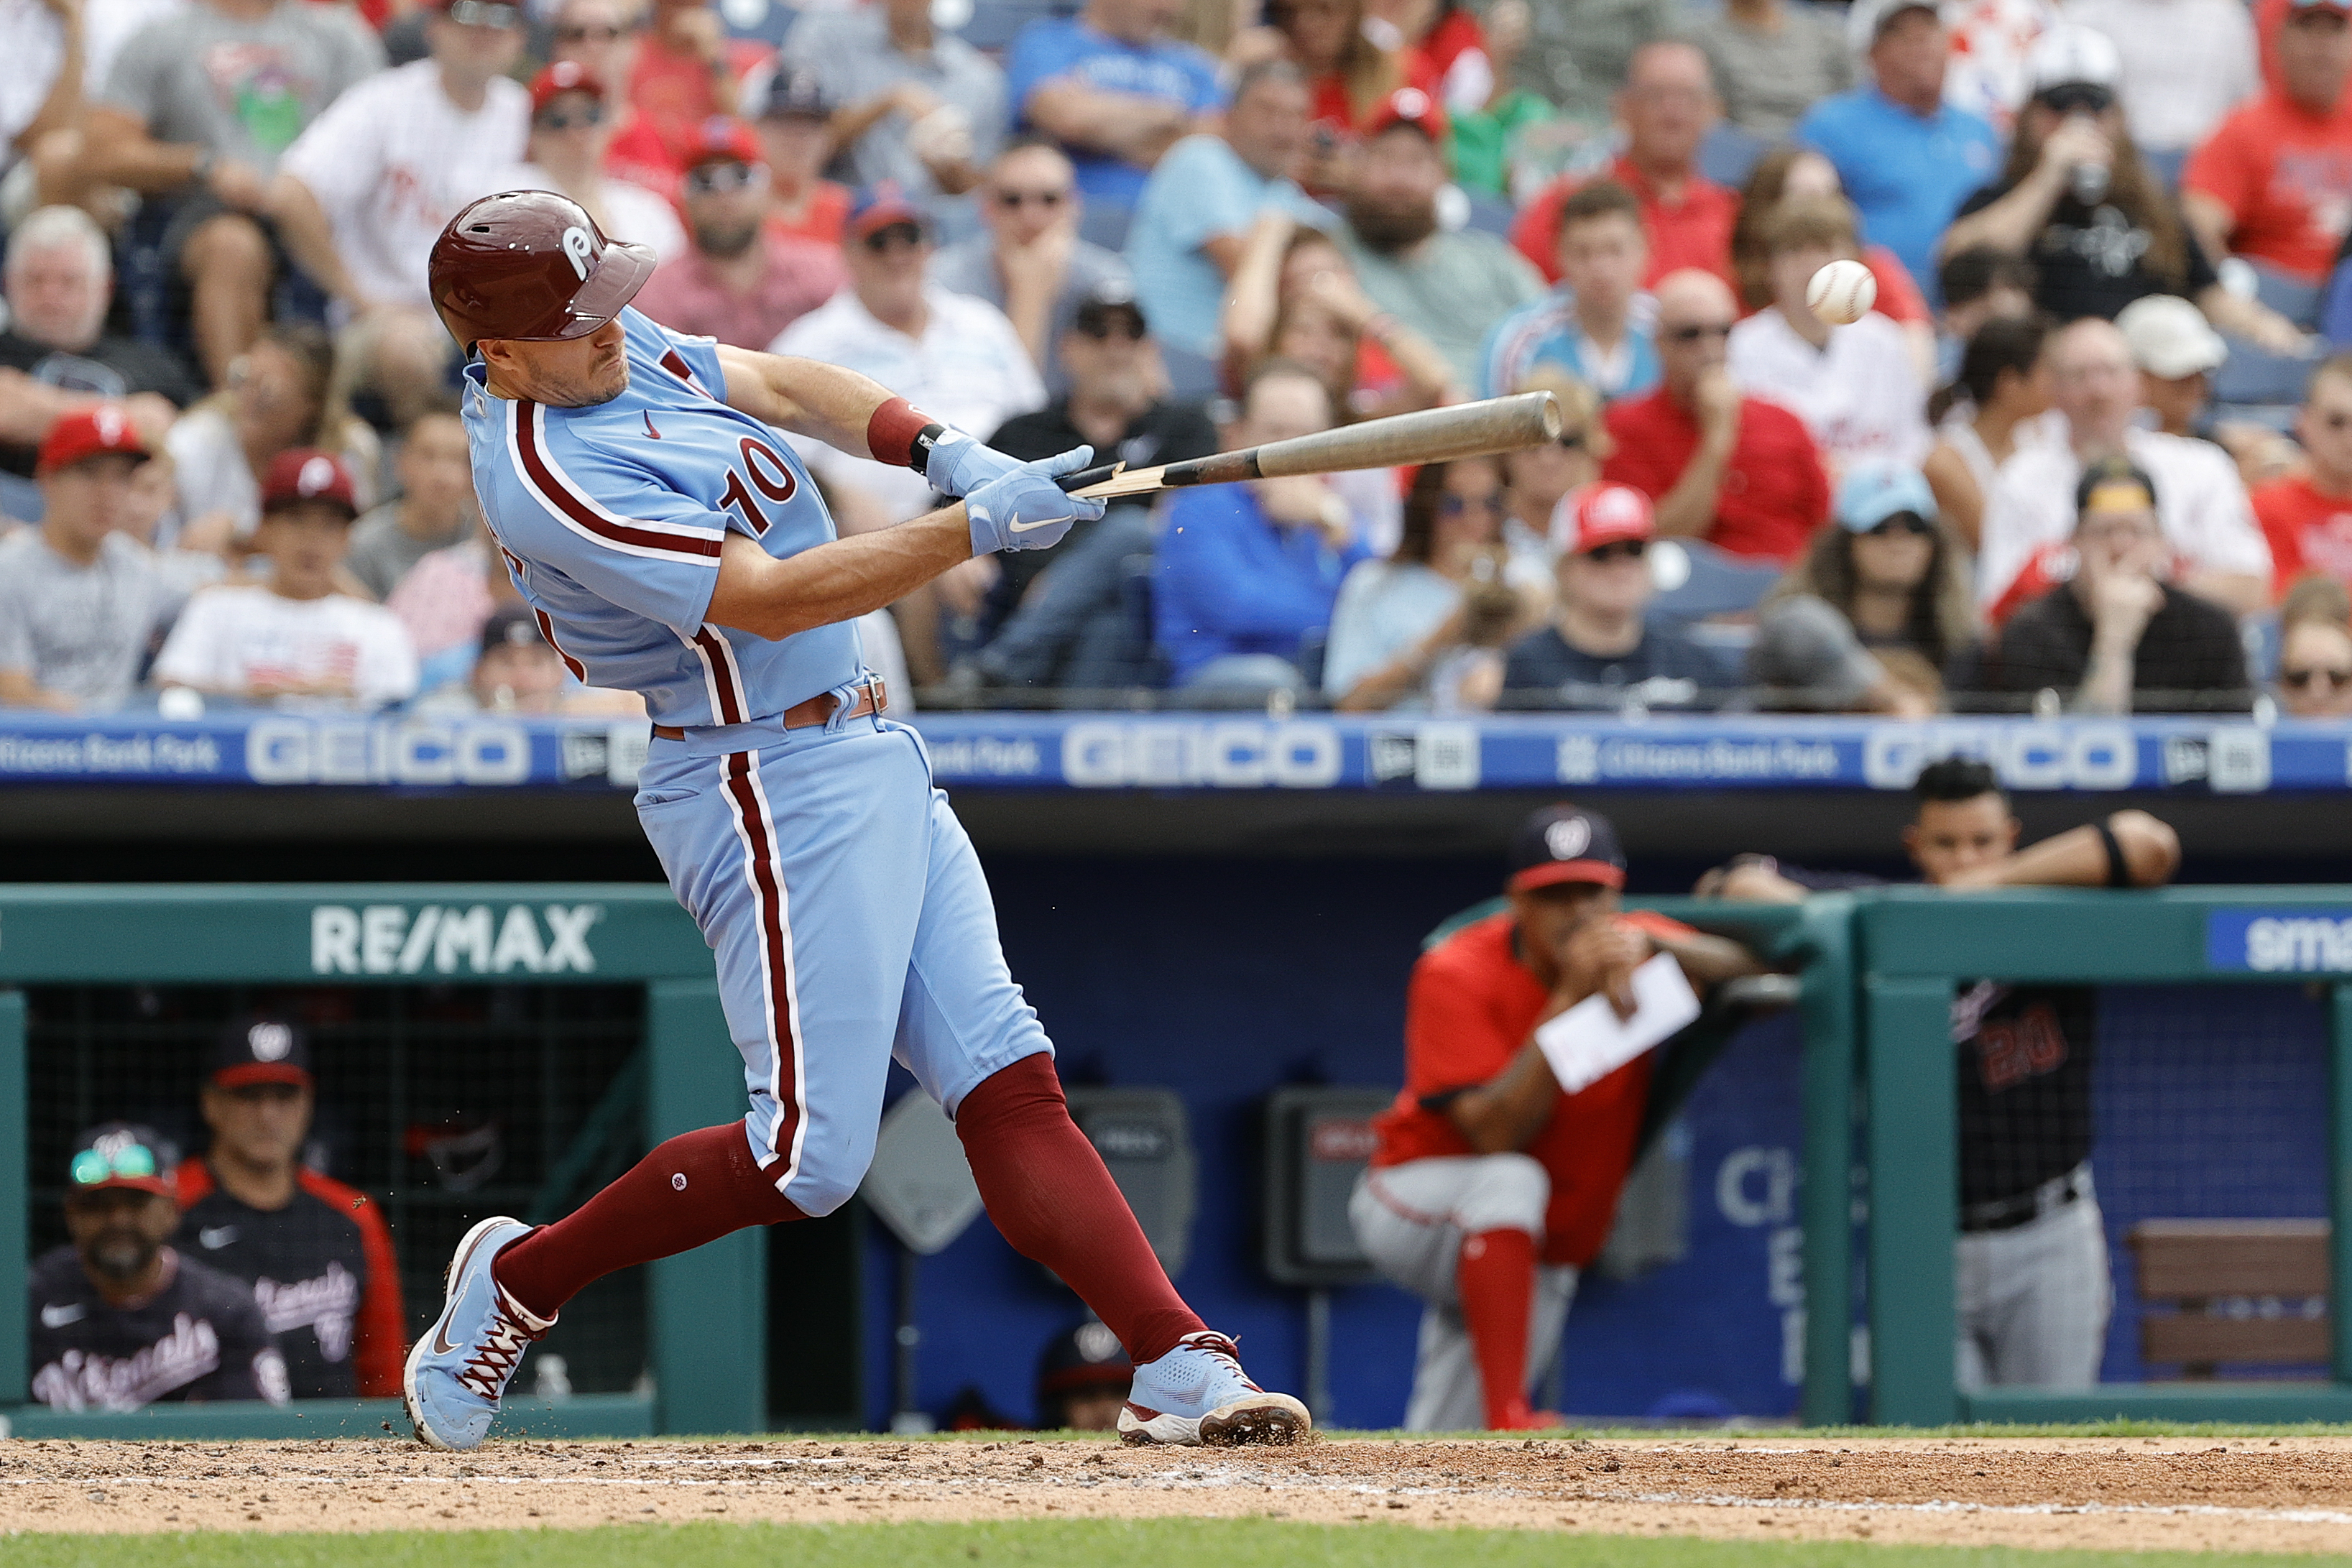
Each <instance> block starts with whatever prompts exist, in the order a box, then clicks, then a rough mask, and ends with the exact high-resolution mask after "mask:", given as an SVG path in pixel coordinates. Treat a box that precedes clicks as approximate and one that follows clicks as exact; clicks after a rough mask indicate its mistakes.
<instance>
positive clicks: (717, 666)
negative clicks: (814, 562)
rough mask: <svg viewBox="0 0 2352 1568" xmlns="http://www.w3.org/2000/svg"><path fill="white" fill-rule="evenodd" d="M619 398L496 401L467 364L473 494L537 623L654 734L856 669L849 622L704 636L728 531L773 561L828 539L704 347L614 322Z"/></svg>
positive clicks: (765, 704) (792, 696) (759, 704)
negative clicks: (773, 635)
mask: <svg viewBox="0 0 2352 1568" xmlns="http://www.w3.org/2000/svg"><path fill="white" fill-rule="evenodd" d="M621 321H622V325H623V328H624V330H625V333H626V342H627V354H628V366H629V385H628V389H627V390H626V391H625V392H623V393H622V394H621V395H619V396H618V397H615V398H614V399H613V400H612V401H611V402H610V403H600V404H598V405H595V406H593V407H590V408H552V407H549V406H548V405H545V404H539V403H531V402H529V401H525V400H513V401H510V400H509V399H506V398H502V397H497V396H493V395H491V394H490V392H489V391H488V387H487V385H486V384H485V379H484V377H485V372H484V369H483V367H482V365H480V364H479V363H475V364H470V365H468V366H467V367H466V378H467V383H468V384H467V389H466V398H465V420H466V437H467V442H468V443H469V444H470V446H471V448H472V454H473V468H474V490H475V493H476V494H477V495H478V496H479V497H480V498H481V503H482V515H483V517H484V518H485V519H486V520H487V521H488V523H489V525H490V531H491V533H492V534H493V535H495V536H496V538H497V540H498V542H499V548H500V549H501V550H502V551H503V552H505V555H506V559H507V569H508V572H509V574H510V575H511V576H512V577H513V578H514V581H515V584H516V586H517V587H519V588H520V589H521V591H522V596H523V598H524V600H525V601H526V602H528V603H529V604H530V607H531V610H532V612H533V614H534V615H536V616H537V617H538V620H539V627H540V630H541V633H542V634H544V635H545V637H547V640H548V641H549V642H550V643H551V644H553V645H554V647H555V649H556V651H557V652H559V653H560V654H562V656H563V661H564V663H565V664H566V665H567V666H569V667H570V668H571V670H572V674H573V675H575V676H577V677H578V678H579V679H581V680H582V681H583V682H584V683H586V684H588V685H591V686H607V687H616V688H619V689H624V690H628V691H635V692H639V693H641V694H643V696H644V697H645V700H646V710H647V712H648V713H649V714H650V716H651V717H652V718H653V720H654V721H655V722H656V723H662V724H677V725H684V726H693V725H705V724H737V723H742V722H744V721H749V720H754V719H762V718H766V717H768V716H770V715H772V714H776V713H781V712H782V711H783V710H785V709H787V708H790V707H792V706H793V704H795V703H798V702H802V701H805V700H807V699H809V698H812V697H814V696H816V695H817V694H818V693H820V692H824V691H831V690H835V689H839V688H841V687H845V686H848V685H850V684H852V683H854V682H856V681H857V680H858V679H861V678H862V677H863V675H864V673H865V660H864V658H863V656H862V654H861V652H860V649H859V647H858V640H857V628H856V626H853V625H851V624H849V623H846V622H842V623H837V624H835V625H833V626H818V627H815V628H814V629H812V630H809V631H804V632H796V633H794V634H793V636H791V637H784V638H782V639H781V640H779V641H774V642H771V641H769V640H767V639H766V638H763V637H754V636H752V635H751V633H749V632H743V631H736V630H733V629H730V628H729V627H725V626H712V625H710V624H709V621H708V619H707V618H706V617H707V616H708V615H709V608H710V595H711V591H712V589H713V588H714V587H715V586H716V584H718V581H719V542H720V541H721V540H723V539H724V538H725V537H726V535H727V533H728V531H730V530H731V531H734V532H737V533H740V534H743V535H744V536H746V537H747V538H750V539H751V540H753V541H755V542H758V544H759V545H760V547H761V549H763V550H765V551H766V552H768V553H769V554H770V555H772V556H775V557H777V558H779V559H782V558H783V557H785V556H790V555H795V554H798V553H799V552H802V551H803V550H808V549H811V548H814V546H816V545H819V544H823V543H824V542H827V541H828V540H831V539H832V538H834V537H835V535H834V527H833V518H832V516H831V515H830V514H829V513H828V512H827V511H826V510H825V507H824V501H823V500H821V499H820V498H819V497H818V495H817V492H816V486H815V485H814V483H813V482H812V481H811V480H810V479H809V474H808V469H807V468H803V466H802V464H801V460H800V458H797V457H795V456H794V455H793V450H792V448H791V447H789V446H787V445H786V444H785V442H784V439H783V437H782V436H781V435H779V434H778V433H777V432H775V431H774V430H772V429H770V428H769V427H768V426H765V425H763V424H761V422H760V421H758V420H757V419H754V418H752V417H751V416H750V415H748V414H742V413H739V412H737V411H736V410H735V409H732V408H730V407H729V406H728V405H726V404H725V403H724V402H723V401H721V399H722V398H723V396H724V395H725V393H726V387H727V382H726V376H725V373H724V372H722V371H721V370H720V368H719V352H718V347H717V344H716V342H714V341H713V340H712V339H709V338H689V337H685V336H681V335H679V334H677V333H675V332H672V331H668V330H667V328H664V327H662V326H659V325H657V324H656V323H655V322H654V321H650V320H648V319H647V318H646V317H645V316H643V315H640V314H639V313H638V312H637V311H636V310H624V311H622V313H621Z"/></svg>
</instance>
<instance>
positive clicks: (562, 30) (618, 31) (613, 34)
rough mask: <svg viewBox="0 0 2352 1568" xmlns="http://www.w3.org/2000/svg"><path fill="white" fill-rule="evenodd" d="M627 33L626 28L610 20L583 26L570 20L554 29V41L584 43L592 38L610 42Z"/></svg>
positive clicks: (619, 38)
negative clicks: (596, 24) (591, 25)
mask: <svg viewBox="0 0 2352 1568" xmlns="http://www.w3.org/2000/svg"><path fill="white" fill-rule="evenodd" d="M628 35H629V29H628V28H626V27H616V26H613V24H611V23H610V22H605V23H602V24H600V25H598V26H593V27H583V26H581V25H580V24H579V23H577V22H571V23H566V24H565V25H564V26H561V27H558V28H556V29H555V41H556V42H557V43H559V44H584V43H587V42H588V41H590V40H591V39H593V40H594V41H595V42H597V43H600V44H611V43H617V42H619V41H620V40H621V39H623V38H625V37H628Z"/></svg>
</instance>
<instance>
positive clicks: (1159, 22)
mask: <svg viewBox="0 0 2352 1568" xmlns="http://www.w3.org/2000/svg"><path fill="white" fill-rule="evenodd" d="M1177 9H1178V7H1177V6H1176V5H1175V4H1174V3H1173V0H1087V4H1086V5H1085V6H1084V8H1083V9H1081V10H1080V11H1079V12H1078V14H1077V15H1076V16H1044V17H1040V18H1039V19H1038V20H1036V21H1034V22H1032V23H1030V24H1029V26H1026V27H1024V28H1023V29H1022V30H1021V36H1020V37H1017V38H1015V39H1013V52H1012V54H1011V55H1010V56H1009V57H1008V58H1007V59H1006V60H1005V66H1004V75H1005V86H1006V89H1007V92H1008V94H1009V95H1010V97H1011V100H1012V102H1013V125H1014V127H1015V128H1016V129H1018V130H1035V131H1042V132H1045V134H1046V135H1048V136H1051V137H1052V138H1053V139H1054V140H1055V141H1056V142H1060V143H1061V144H1062V149H1063V151H1065V152H1066V153H1068V154H1069V155H1070V162H1071V163H1074V164H1076V166H1077V175H1078V189H1079V190H1081V191H1083V192H1085V193H1086V195H1087V200H1089V201H1092V202H1097V203H1100V204H1101V205H1103V207H1104V208H1105V210H1106V211H1107V212H1123V211H1125V210H1127V209H1129V208H1132V207H1133V206H1134V205H1135V204H1136V202H1137V200H1138V199H1139V197H1140V196H1141V195H1143V182H1144V177H1145V176H1146V175H1147V174H1150V171H1151V166H1152V165H1153V164H1154V163H1158V162H1159V161H1160V154H1161V153H1165V152H1167V151H1168V149H1169V148H1171V147H1172V146H1174V145H1175V144H1176V142H1178V140H1179V139H1181V138H1182V137H1184V136H1187V135H1190V134H1191V133H1192V132H1195V131H1208V130H1211V129H1213V126H1214V123H1215V116H1216V114H1217V111H1218V110H1220V109H1222V108H1223V105H1224V94H1223V90H1222V89H1220V88H1219V87H1218V85H1217V63H1216V61H1214V60H1213V59H1212V58H1209V57H1208V56H1207V55H1206V54H1204V53H1202V51H1201V50H1199V49H1197V48H1194V47H1192V45H1190V44H1180V43H1177V42H1175V41H1174V40H1173V39H1171V38H1170V37H1168V28H1169V25H1170V24H1171V22H1172V21H1174V20H1175V16H1176V12H1177Z"/></svg>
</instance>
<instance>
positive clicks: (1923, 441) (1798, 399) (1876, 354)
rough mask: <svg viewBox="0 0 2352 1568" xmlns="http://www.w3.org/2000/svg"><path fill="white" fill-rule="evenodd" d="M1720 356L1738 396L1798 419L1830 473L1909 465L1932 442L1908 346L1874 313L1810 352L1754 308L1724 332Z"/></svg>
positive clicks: (1779, 319) (1784, 324)
mask: <svg viewBox="0 0 2352 1568" xmlns="http://www.w3.org/2000/svg"><path fill="white" fill-rule="evenodd" d="M1726 352H1727V354H1728V356H1729V357H1728V368H1729V369H1730V371H1731V379H1732V380H1734V381H1736V382H1738V384H1739V388H1740V390H1741V391H1743V392H1746V393H1748V394H1751V395H1754V396H1757V397H1767V398H1769V399H1771V400H1772V401H1773V402H1775V403H1777V404H1780V405H1781V406H1782V407H1784V408H1786V409H1788V410H1789V411H1790V413H1792V414H1794V415H1795V416H1797V417H1798V418H1800V419H1801V420H1803V421H1804V422H1805V428H1806V429H1807V430H1809V431H1811V432H1812V437H1813V441H1814V443H1815V444H1816V445H1817V446H1819V447H1821V449H1822V458H1823V460H1824V461H1826V462H1827V463H1828V464H1829V465H1830V467H1831V468H1832V469H1843V468H1851V467H1853V465H1854V464H1856V463H1859V462H1864V461H1882V462H1895V463H1908V464H1916V463H1917V462H1918V461H1919V460H1920V459H1921V458H1925V457H1926V456H1927V448H1928V447H1931V446H1933V445H1934V444H1935V436H1934V434H1933V432H1931V431H1930V430H1929V429H1928V428H1927V392H1926V389H1925V388H1923V387H1922V386H1921V385H1920V384H1919V372H1918V370H1917V368H1916V364H1915V362H1914V361H1913V360H1912V358H1911V344H1910V341H1909V340H1908V339H1906V337H1905V336H1904V335H1903V329H1902V328H1900V327H1898V326H1896V325H1895V323H1894V322H1893V321H1888V320H1887V319H1886V318H1885V316H1882V315H1880V314H1879V313H1878V312H1877V311H1875V310H1873V311H1871V312H1870V314H1868V315H1866V316H1864V317H1863V319H1862V320H1860V321H1855V322H1853V324H1852V325H1850V326H1843V327H1832V328H1831V329H1830V341H1829V343H1828V346H1827V347H1824V348H1818V349H1817V348H1815V347H1813V345H1812V344H1811V343H1809V342H1806V341H1805V340H1804V339H1803V338H1801V337H1800V336H1798V335H1797V329H1796V328H1794V327H1792V326H1790V325H1789V321H1788V318H1787V317H1785V316H1783V315H1781V314H1780V311H1778V310H1759V311H1757V312H1756V313H1755V314H1754V315H1752V316H1750V317H1748V319H1747V320H1746V321H1742V322H1740V323H1739V324H1738V326H1736V327H1734V328H1732V329H1731V342H1730V344H1729V347H1728V348H1727V351H1726Z"/></svg>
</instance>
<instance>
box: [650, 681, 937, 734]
mask: <svg viewBox="0 0 2352 1568" xmlns="http://www.w3.org/2000/svg"><path fill="white" fill-rule="evenodd" d="M889 706H890V689H889V687H888V686H887V685H886V684H884V682H883V679H882V678H881V677H880V676H878V675H877V676H872V677H869V678H868V679H867V680H866V683H865V685H863V686H861V687H860V688H858V691H857V695H856V697H855V698H853V699H851V700H850V704H849V711H848V712H846V713H844V714H842V715H841V717H842V718H843V719H845V720H848V719H863V718H864V717H866V714H868V713H879V712H881V711H883V710H885V709H887V708H888V707H889ZM833 717H834V695H833V693H832V692H830V691H820V692H818V693H817V694H816V695H815V696H814V697H812V698H810V699H809V700H807V701H805V702H795V703H793V705H792V706H791V707H790V708H787V709H785V710H784V711H783V713H782V721H783V726H784V728H785V729H787V730H814V729H815V728H816V727H817V726H818V725H820V724H828V723H831V722H832V721H833ZM654 733H655V734H656V736H658V737H660V738H661V739H662V740H665V741H683V740H685V739H686V731H685V730H684V729H683V728H681V727H680V726H678V725H676V724H656V725H655V726H654Z"/></svg>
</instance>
